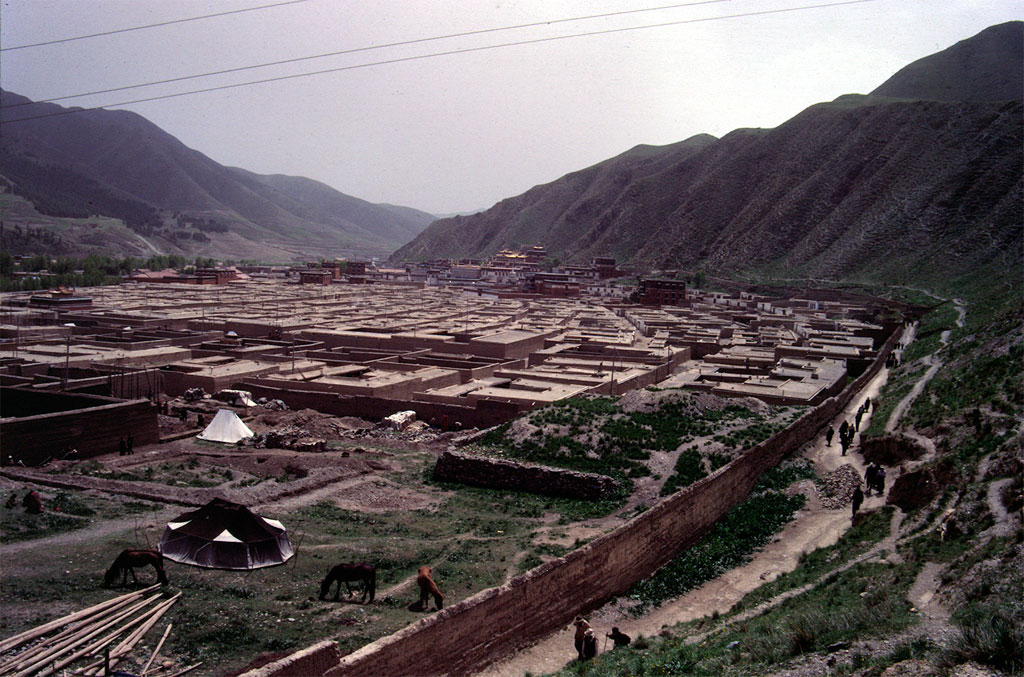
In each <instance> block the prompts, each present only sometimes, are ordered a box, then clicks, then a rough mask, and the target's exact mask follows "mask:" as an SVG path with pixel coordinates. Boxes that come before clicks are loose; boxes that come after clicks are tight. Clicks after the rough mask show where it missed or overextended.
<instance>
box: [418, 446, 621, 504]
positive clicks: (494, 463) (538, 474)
mask: <svg viewBox="0 0 1024 677" xmlns="http://www.w3.org/2000/svg"><path fill="white" fill-rule="evenodd" d="M434 479H435V480H441V481H442V482H459V483H460V484H471V485H473V486H477V487H489V488H491V489H511V490H513V491H529V492H530V493H534V494H544V495H546V496H564V497H566V498H578V499H589V500H596V499H599V498H602V497H604V496H606V495H608V494H610V493H612V492H613V491H615V487H616V482H615V480H613V479H612V478H611V477H607V476H605V475H597V474H595V473H585V472H576V471H573V470H562V469H561V468H548V467H544V466H539V465H530V464H527V463H517V462H516V461H510V460H507V459H503V458H488V457H486V456H471V455H469V454H462V453H459V452H453V451H446V452H444V453H443V454H441V457H440V458H438V459H437V464H436V465H435V466H434Z"/></svg>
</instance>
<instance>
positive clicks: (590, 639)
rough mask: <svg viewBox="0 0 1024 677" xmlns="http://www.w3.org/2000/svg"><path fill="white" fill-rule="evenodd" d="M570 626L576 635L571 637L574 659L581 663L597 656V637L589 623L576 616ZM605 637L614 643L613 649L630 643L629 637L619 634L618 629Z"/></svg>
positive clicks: (613, 629) (614, 629)
mask: <svg viewBox="0 0 1024 677" xmlns="http://www.w3.org/2000/svg"><path fill="white" fill-rule="evenodd" d="M572 624H573V625H574V626H575V627H576V633H575V635H574V636H573V644H574V645H575V647H576V658H578V659H579V660H581V661H589V660H590V659H591V658H593V657H594V656H596V655H597V635H595V634H594V629H593V628H591V627H590V623H588V622H587V619H585V618H583V616H577V617H576V619H575V620H574V621H573V622H572ZM605 637H608V638H609V639H611V640H612V642H614V647H620V646H626V645H627V644H629V642H630V638H629V635H627V634H625V633H623V632H619V629H618V628H612V631H611V632H609V633H608V634H607V635H605Z"/></svg>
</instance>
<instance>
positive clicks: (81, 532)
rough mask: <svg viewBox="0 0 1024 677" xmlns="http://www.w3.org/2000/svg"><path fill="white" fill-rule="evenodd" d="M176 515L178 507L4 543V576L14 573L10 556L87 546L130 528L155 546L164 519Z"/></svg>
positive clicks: (162, 527) (160, 533)
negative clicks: (145, 536) (136, 530)
mask: <svg viewBox="0 0 1024 677" xmlns="http://www.w3.org/2000/svg"><path fill="white" fill-rule="evenodd" d="M180 512H181V508H180V507H177V506H175V507H172V508H165V509H163V510H161V511H159V512H147V513H146V514H145V515H139V516H138V517H125V518H123V519H115V520H103V521H102V522H97V523H96V525H95V526H91V527H86V528H84V529H75V530H74V531H67V532H64V533H62V534H55V535H53V536H47V537H45V538H37V539H34V540H31V541H20V542H18V543H8V544H6V545H4V546H3V552H4V575H11V574H13V573H15V569H13V568H11V564H12V560H11V558H10V555H15V554H18V553H24V552H29V551H31V550H36V549H41V550H45V551H49V550H52V551H60V550H62V549H63V548H67V547H68V546H72V547H74V546H78V545H80V544H82V543H91V542H94V541H95V540H97V539H99V538H102V537H105V536H111V535H113V534H117V533H120V532H122V531H129V530H132V529H139V530H141V531H144V532H145V534H146V535H147V536H148V537H149V542H150V543H151V544H152V545H153V546H155V545H156V544H157V543H159V542H160V537H161V536H162V535H163V531H164V527H165V526H166V523H167V520H169V519H171V518H173V517H174V516H175V515H177V514H178V513H180ZM141 531H140V533H141ZM143 540H145V539H143Z"/></svg>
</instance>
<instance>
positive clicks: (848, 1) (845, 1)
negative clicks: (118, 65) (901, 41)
mask: <svg viewBox="0 0 1024 677" xmlns="http://www.w3.org/2000/svg"><path fill="white" fill-rule="evenodd" d="M874 1H875V0H842V1H841V2H831V3H823V4H817V5H802V6H800V7H785V8H781V9H768V10H762V11H758V12H743V13H740V14H725V15H720V16H713V17H705V18H702V19H684V20H679V21H666V22H663V23H657V24H645V25H643V26H627V27H624V28H608V29H603V30H599V31H588V32H586V33H574V34H572V35H558V36H553V37H547V38H534V39H530V40H518V41H515V42H505V43H501V44H497V45H486V46H482V47H466V48H462V49H453V50H449V51H445V52H434V53H433V54H420V55H417V56H406V57H399V58H395V59H386V60H383V61H373V62H370V63H364V64H355V65H352V66H340V67H338V68H328V69H325V70H319V71H311V72H307V73H297V74H294V75H281V76H278V77H273V78H264V79H262V80H250V81H248V82H239V83H235V84H232V85H218V86H216V87H206V88H203V89H193V90H189V91H187V92H178V93H176V94H163V95H160V96H150V97H146V98H142V99H133V100H131V101H121V102H119V103H108V104H104V105H102V106H92V107H90V108H74V109H68V110H62V111H58V112H56V113H47V114H45V115H34V116H31V117H25V118H15V119H11V120H4V124H12V123H15V122H27V121H28V120H39V119H42V118H50V117H57V116H60V115H70V114H73V113H82V112H85V111H90V110H100V109H103V108H109V107H112V106H129V105H132V104H136V103H146V102H149V101H160V100H163V99H174V98H178V97H182V96H191V95H193V94H205V93H207V92H215V91H219V90H224V89H237V88H239V87H251V86H253V85H261V84H266V83H270V82H280V81H282V80H294V79H297V78H305V77H312V76H315V75H325V74H328V73H339V72H342V71H351V70H358V69H361V68H370V67H372V66H384V65H389V64H396V63H404V62H407V61H418V60H420V59H432V58H436V57H441V56H452V55H456V54H467V53H471V52H483V51H489V50H494V49H502V48H505V47H517V46H521V45H534V44H540V43H545V42H555V41H559V40H569V39H572V38H584V37H592V36H596V35H608V34H612V33H625V32H629V31H638V30H646V29H650V28H665V27H668V26H679V25H684V24H693V23H704V22H708V21H721V20H725V19H739V18H744V17H752V16H765V15H769V14H783V13H786V12H799V11H803V10H808V9H823V8H827V7H839V6H842V5H860V4H863V3H867V2H874Z"/></svg>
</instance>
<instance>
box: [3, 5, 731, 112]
mask: <svg viewBox="0 0 1024 677" xmlns="http://www.w3.org/2000/svg"><path fill="white" fill-rule="evenodd" d="M731 1H732V0H699V1H698V2H684V3H679V4H675V5H662V6H660V7H646V8H643V9H627V10H621V11H617V12H606V13H604V14H591V15H588V16H577V17H570V18H567V19H550V20H548V21H535V22H532V23H525V24H517V25H514V26H501V27H498V28H481V29H479V30H473V31H464V32H462V33H449V34H448V35H438V36H435V37H430V38H415V39H412V40H402V41H399V42H390V43H387V44H383V45H371V46H367V47H354V48H352V49H344V50H340V51H337V52H327V53H325V54H314V55H312V56H300V57H296V58H294V59H283V60H281V61H268V62H267V63H261V64H253V65H251V66H239V67H237V68H226V69H224V70H219V71H210V72H209V73H199V74H197V75H184V76H181V77H177V78H168V79H166V80H154V81H153V82H144V83H141V84H138V85H125V86H123V87H112V88H110V89H98V90H96V91H93V92H83V93H82V94H68V95H67V96H55V97H52V98H49V99H40V100H39V101H36V102H34V103H53V102H55V101H65V100H67V99H78V98H81V97H84V96H95V95H97V94H110V93H112V92H123V91H124V90H126V89H139V88H142V87H152V86H154V85H166V84H170V83H172V82H182V81H184V80H194V79H197V78H206V77H210V76H213V75H226V74H228V73H238V72H240V71H247V70H253V69H256V68H267V67H269V66H282V65H284V64H290V63H298V62H300V61H311V60H313V59H324V58H327V57H331V56H341V55H343V54H355V53H358V52H369V51H373V50H379V49H390V48H391V47H403V46H406V45H416V44H420V43H424V42H436V41H438V40H448V39H451V38H463V37H468V36H471V35H484V34H486V33H499V32H502V31H512V30H518V29H522V28H536V27H538V26H548V25H551V24H558V23H567V22H570V21H588V20H591V19H603V18H607V17H612V16H620V15H623V14H638V13H640V12H658V11H663V10H666V9H678V8H681V7H693V6H695V5H711V4H715V3H720V2H731ZM27 105H28V104H27V103H16V104H11V105H8V106H2V107H3V108H15V107H17V106H27Z"/></svg>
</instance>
